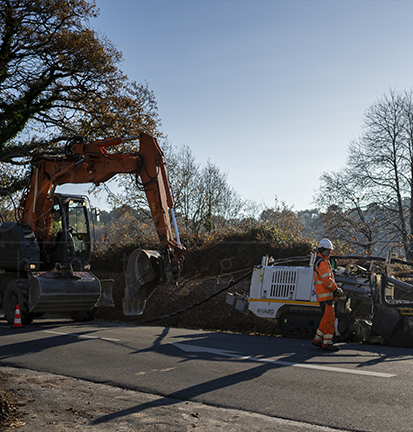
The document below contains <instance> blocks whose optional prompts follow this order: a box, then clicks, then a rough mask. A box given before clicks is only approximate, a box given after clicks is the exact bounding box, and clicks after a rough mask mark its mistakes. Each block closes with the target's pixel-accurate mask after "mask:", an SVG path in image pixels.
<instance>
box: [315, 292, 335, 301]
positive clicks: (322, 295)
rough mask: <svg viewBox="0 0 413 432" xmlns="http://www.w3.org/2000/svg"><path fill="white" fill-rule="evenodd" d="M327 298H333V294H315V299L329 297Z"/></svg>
mask: <svg viewBox="0 0 413 432" xmlns="http://www.w3.org/2000/svg"><path fill="white" fill-rule="evenodd" d="M329 296H333V293H332V292H331V291H330V292H328V293H324V294H317V299H319V298H324V297H329Z"/></svg>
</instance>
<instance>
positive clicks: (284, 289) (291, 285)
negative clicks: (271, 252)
mask: <svg viewBox="0 0 413 432" xmlns="http://www.w3.org/2000/svg"><path fill="white" fill-rule="evenodd" d="M315 258H316V254H313V255H312V256H307V257H294V258H286V259H277V260H272V259H269V258H268V257H263V258H262V262H261V265H258V266H256V267H255V268H254V270H253V273H252V278H251V283H250V289H249V293H248V294H232V293H229V294H228V295H227V298H226V301H227V303H229V304H231V305H232V306H234V307H236V309H238V310H240V311H241V312H243V313H245V314H248V313H250V312H251V313H253V314H254V315H256V316H258V317H261V318H265V319H276V320H277V321H278V327H279V331H280V333H281V335H282V336H286V337H299V338H313V336H314V334H315V332H316V330H317V328H318V325H319V323H320V320H321V317H322V314H321V310H320V307H319V304H318V302H317V298H316V294H315V289H314V269H313V265H314V262H315ZM331 258H332V260H333V263H335V268H333V272H334V277H335V281H336V283H337V285H338V286H339V287H341V288H342V289H343V291H344V294H343V295H342V296H341V298H340V299H339V300H338V301H337V302H336V303H335V312H336V323H335V339H336V340H337V341H353V342H362V341H371V342H375V341H380V342H384V343H388V342H389V341H391V340H393V339H394V338H395V337H396V336H397V337H398V338H400V337H401V338H402V339H405V340H408V341H409V343H410V344H411V343H412V342H413V285H412V281H413V263H411V262H406V261H403V260H400V259H397V258H396V257H394V256H392V255H391V254H388V256H387V257H386V258H382V257H359V256H333V257H331ZM337 264H338V265H337ZM333 267H334V265H333Z"/></svg>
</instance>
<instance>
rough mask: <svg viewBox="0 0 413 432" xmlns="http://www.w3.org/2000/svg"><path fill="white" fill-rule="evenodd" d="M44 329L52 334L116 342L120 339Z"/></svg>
mask: <svg viewBox="0 0 413 432" xmlns="http://www.w3.org/2000/svg"><path fill="white" fill-rule="evenodd" d="M43 331H44V332H45V333H52V334H57V335H61V336H75V337H78V338H85V339H101V340H107V341H115V342H118V341H120V339H112V338H105V337H99V336H90V335H82V334H77V333H63V332H57V331H52V330H43Z"/></svg>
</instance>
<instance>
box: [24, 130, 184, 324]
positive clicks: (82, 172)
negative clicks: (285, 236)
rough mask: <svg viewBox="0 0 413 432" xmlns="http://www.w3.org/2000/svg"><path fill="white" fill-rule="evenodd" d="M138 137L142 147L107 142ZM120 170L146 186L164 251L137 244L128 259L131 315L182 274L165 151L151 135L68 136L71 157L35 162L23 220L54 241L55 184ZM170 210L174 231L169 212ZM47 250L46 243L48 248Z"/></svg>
mask: <svg viewBox="0 0 413 432" xmlns="http://www.w3.org/2000/svg"><path fill="white" fill-rule="evenodd" d="M137 138H139V142H140V146H139V151H138V152H137V153H109V152H108V151H107V148H109V147H115V146H118V145H120V144H122V143H123V142H126V141H131V140H134V139H137ZM119 173H130V174H135V175H136V176H137V179H138V178H139V179H140V185H141V186H142V189H143V190H144V191H145V194H146V198H147V200H148V204H149V207H150V210H151V214H152V218H153V221H154V224H155V227H156V230H157V233H158V236H159V240H160V243H161V248H162V251H161V253H159V252H156V251H142V250H136V251H134V253H133V254H132V256H131V259H130V260H129V263H128V270H127V274H126V290H125V299H124V311H125V313H126V314H128V315H136V314H140V313H142V311H143V308H144V306H145V301H146V298H147V297H149V295H150V294H151V293H152V292H153V290H154V289H155V288H156V287H157V286H158V284H159V283H161V282H165V281H166V282H175V281H176V280H177V279H178V277H179V274H180V270H181V267H182V262H183V259H184V257H183V254H184V251H185V248H184V247H183V246H182V245H181V244H180V240H179V235H178V230H177V227H176V222H175V219H174V214H173V207H174V202H173V197H172V194H171V190H170V185H169V180H168V175H167V171H166V166H165V160H164V155H163V152H162V150H161V148H160V147H159V144H158V142H157V140H156V138H154V137H153V136H151V135H148V134H146V133H141V134H140V135H139V137H137V136H133V137H128V138H109V139H105V140H100V141H93V142H83V141H82V140H80V139H77V140H73V141H72V142H69V143H68V145H67V146H66V157H45V158H42V159H40V160H38V161H37V163H36V165H35V166H34V169H33V172H32V176H31V179H30V184H29V186H28V188H27V190H26V192H25V193H24V195H23V197H22V200H21V203H20V212H21V214H22V221H23V222H24V223H27V224H28V225H29V226H30V228H31V230H32V231H33V232H34V234H35V236H36V238H37V240H38V242H39V244H43V245H44V246H46V245H47V244H48V242H49V241H50V224H51V217H50V214H51V209H52V207H53V199H52V197H53V193H54V189H55V187H56V186H59V185H63V184H67V183H94V184H95V185H99V184H101V183H104V182H106V181H108V180H110V179H111V178H112V177H113V176H115V175H116V174H119ZM169 210H171V213H172V216H173V221H174V227H175V236H176V239H174V236H173V234H172V226H171V220H170V215H169ZM43 249H44V250H47V248H45V247H44V248H43Z"/></svg>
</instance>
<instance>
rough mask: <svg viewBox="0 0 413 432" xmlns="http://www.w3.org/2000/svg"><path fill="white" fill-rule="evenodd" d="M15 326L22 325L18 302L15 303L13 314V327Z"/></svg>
mask: <svg viewBox="0 0 413 432" xmlns="http://www.w3.org/2000/svg"><path fill="white" fill-rule="evenodd" d="M15 327H22V319H21V316H20V308H19V304H17V305H16V312H15V314H14V324H13V328H15Z"/></svg>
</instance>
